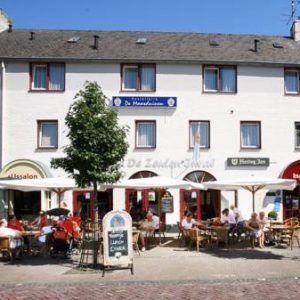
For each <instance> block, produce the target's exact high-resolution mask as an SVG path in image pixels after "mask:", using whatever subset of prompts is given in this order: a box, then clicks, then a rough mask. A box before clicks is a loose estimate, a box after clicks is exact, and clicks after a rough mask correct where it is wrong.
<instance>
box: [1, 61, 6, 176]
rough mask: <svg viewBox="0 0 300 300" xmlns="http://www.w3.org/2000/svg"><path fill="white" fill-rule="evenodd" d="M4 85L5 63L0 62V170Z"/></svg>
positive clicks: (2, 139)
mask: <svg viewBox="0 0 300 300" xmlns="http://www.w3.org/2000/svg"><path fill="white" fill-rule="evenodd" d="M4 86H5V63H4V61H2V62H1V66H0V170H1V169H2V167H3V145H4V138H3V132H4V129H3V127H4V125H3V124H4V114H3V103H4Z"/></svg>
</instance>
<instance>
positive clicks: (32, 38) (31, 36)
mask: <svg viewBox="0 0 300 300" xmlns="http://www.w3.org/2000/svg"><path fill="white" fill-rule="evenodd" d="M29 39H30V40H31V41H33V40H34V39H35V32H34V31H30V38H29Z"/></svg>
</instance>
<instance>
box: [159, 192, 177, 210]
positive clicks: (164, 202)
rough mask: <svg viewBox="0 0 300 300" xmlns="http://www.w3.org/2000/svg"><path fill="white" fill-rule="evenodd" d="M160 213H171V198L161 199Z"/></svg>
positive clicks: (172, 208)
mask: <svg viewBox="0 0 300 300" xmlns="http://www.w3.org/2000/svg"><path fill="white" fill-rule="evenodd" d="M161 212H163V213H173V212H174V205H173V196H167V197H162V198H161Z"/></svg>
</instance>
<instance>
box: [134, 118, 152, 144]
mask: <svg viewBox="0 0 300 300" xmlns="http://www.w3.org/2000/svg"><path fill="white" fill-rule="evenodd" d="M135 145H136V148H155V147H156V122H155V121H136V142H135Z"/></svg>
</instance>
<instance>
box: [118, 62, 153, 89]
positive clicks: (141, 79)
mask: <svg viewBox="0 0 300 300" xmlns="http://www.w3.org/2000/svg"><path fill="white" fill-rule="evenodd" d="M122 90H123V91H155V66H154V65H149V64H148V65H147V64H132V65H122Z"/></svg>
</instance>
